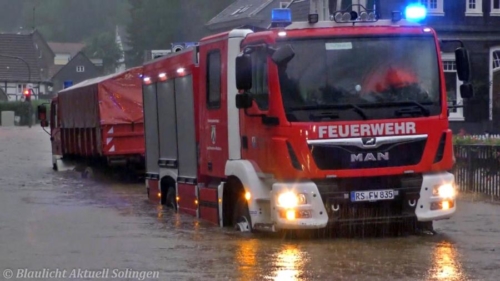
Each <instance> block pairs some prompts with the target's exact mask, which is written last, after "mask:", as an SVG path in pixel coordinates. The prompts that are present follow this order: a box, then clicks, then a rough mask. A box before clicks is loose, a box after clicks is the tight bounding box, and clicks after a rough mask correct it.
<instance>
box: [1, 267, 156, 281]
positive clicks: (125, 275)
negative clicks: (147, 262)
mask: <svg viewBox="0 0 500 281" xmlns="http://www.w3.org/2000/svg"><path fill="white" fill-rule="evenodd" d="M2 276H3V278H5V279H12V280H14V279H23V280H24V279H120V280H123V279H133V280H139V281H142V280H151V279H159V278H160V272H159V271H152V270H149V271H148V270H133V269H130V268H125V269H119V268H103V269H94V270H90V269H82V268H72V269H59V268H56V269H49V268H42V269H35V270H31V269H28V268H16V269H5V270H4V271H3V275H2Z"/></svg>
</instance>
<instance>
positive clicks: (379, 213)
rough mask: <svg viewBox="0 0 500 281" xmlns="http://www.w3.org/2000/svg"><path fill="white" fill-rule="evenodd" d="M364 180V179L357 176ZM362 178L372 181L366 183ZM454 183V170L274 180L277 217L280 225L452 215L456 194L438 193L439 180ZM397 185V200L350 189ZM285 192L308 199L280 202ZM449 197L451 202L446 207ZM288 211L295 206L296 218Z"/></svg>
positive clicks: (309, 226)
mask: <svg viewBox="0 0 500 281" xmlns="http://www.w3.org/2000/svg"><path fill="white" fill-rule="evenodd" d="M357 180H361V181H357ZM363 181H367V182H371V183H372V184H368V185H367V184H365V183H364V182H363ZM442 184H452V185H454V176H453V174H450V173H439V174H424V175H413V176H401V177H398V176H395V177H380V178H377V179H366V178H365V179H362V178H361V179H332V180H328V181H315V182H312V181H309V182H300V183H275V184H273V186H272V192H273V196H272V199H271V204H272V210H273V211H272V220H273V222H274V224H275V227H276V228H277V229H318V228H324V227H326V226H327V225H335V224H349V225H353V224H372V223H389V222H401V221H405V220H408V219H415V218H416V220H418V221H422V222H424V221H434V220H441V219H448V218H450V217H452V216H453V214H454V213H455V211H456V201H455V198H454V197H452V198H446V199H444V198H441V197H438V196H435V195H433V189H434V187H435V186H439V185H442ZM370 187H372V188H373V190H376V189H393V190H394V191H395V193H396V194H397V195H396V196H395V198H394V199H393V200H381V201H371V202H351V200H350V196H349V194H350V191H354V190H356V191H358V190H366V189H370ZM285 192H293V193H295V194H303V195H304V196H305V197H306V203H305V204H302V205H297V206H294V207H284V206H280V204H279V203H278V197H279V195H280V194H282V193H285ZM443 200H446V201H447V203H446V204H448V206H447V207H448V208H446V209H442V205H441V203H442V202H443ZM287 212H293V213H294V215H292V216H291V219H290V218H289V217H288V214H287Z"/></svg>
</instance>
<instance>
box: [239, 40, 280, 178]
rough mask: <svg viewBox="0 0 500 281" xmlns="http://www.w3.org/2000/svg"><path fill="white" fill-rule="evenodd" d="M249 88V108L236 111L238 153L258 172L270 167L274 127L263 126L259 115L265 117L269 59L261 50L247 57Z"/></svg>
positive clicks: (261, 48) (267, 104) (257, 49)
mask: <svg viewBox="0 0 500 281" xmlns="http://www.w3.org/2000/svg"><path fill="white" fill-rule="evenodd" d="M250 56H251V60H252V88H251V89H250V90H248V93H249V94H250V95H251V96H252V98H253V105H252V107H251V108H249V109H247V110H246V111H245V110H241V111H240V131H241V139H242V150H241V154H242V157H243V158H244V159H249V160H253V162H254V163H257V165H258V166H259V169H260V170H261V171H262V172H265V173H266V172H271V171H272V168H273V165H274V163H273V160H274V159H273V158H272V157H271V155H273V153H272V151H271V149H272V145H273V144H272V143H271V141H272V135H273V130H274V129H275V126H274V125H272V124H266V122H264V121H263V119H262V116H269V79H268V77H269V72H268V66H269V63H268V61H269V58H268V57H269V56H268V54H267V52H266V49H265V48H264V47H257V48H256V49H255V50H254V51H253V52H252V53H251V54H250Z"/></svg>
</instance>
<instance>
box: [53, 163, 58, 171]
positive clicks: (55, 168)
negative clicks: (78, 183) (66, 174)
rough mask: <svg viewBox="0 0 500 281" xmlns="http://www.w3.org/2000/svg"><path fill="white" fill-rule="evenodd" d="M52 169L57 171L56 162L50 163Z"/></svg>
mask: <svg viewBox="0 0 500 281" xmlns="http://www.w3.org/2000/svg"><path fill="white" fill-rule="evenodd" d="M52 170H54V171H57V164H56V163H52Z"/></svg>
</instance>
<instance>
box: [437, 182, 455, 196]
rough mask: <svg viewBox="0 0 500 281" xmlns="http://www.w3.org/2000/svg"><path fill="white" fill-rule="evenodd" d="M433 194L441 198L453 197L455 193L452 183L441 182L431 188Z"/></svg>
mask: <svg viewBox="0 0 500 281" xmlns="http://www.w3.org/2000/svg"><path fill="white" fill-rule="evenodd" d="M432 195H433V196H439V197H442V198H453V197H455V195H456V192H455V188H454V187H453V185H452V184H450V183H447V184H442V185H440V186H435V187H434V189H433V190H432Z"/></svg>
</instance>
